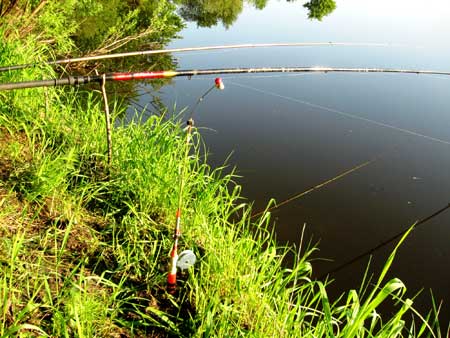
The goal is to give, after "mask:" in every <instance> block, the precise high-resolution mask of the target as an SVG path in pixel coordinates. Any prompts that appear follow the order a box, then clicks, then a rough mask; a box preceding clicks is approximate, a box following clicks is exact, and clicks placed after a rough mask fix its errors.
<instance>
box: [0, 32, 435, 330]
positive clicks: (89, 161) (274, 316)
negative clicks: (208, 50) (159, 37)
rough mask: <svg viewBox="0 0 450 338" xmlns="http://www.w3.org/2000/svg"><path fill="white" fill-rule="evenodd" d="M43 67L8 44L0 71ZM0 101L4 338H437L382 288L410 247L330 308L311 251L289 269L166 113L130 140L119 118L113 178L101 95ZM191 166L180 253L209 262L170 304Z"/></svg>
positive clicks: (56, 93) (401, 291) (28, 51)
mask: <svg viewBox="0 0 450 338" xmlns="http://www.w3.org/2000/svg"><path fill="white" fill-rule="evenodd" d="M45 51H46V49H45V48H43V49H42V53H44V52H45ZM36 53H37V52H36V49H34V48H33V46H32V45H31V46H29V47H28V48H27V47H24V46H23V45H22V44H21V43H19V42H18V41H17V40H14V39H12V40H11V41H10V40H5V41H3V42H2V45H1V48H0V60H1V63H3V64H5V63H11V64H12V63H23V62H28V61H29V60H32V59H33V58H34V57H35V56H36ZM40 57H41V58H44V55H40ZM45 75H54V74H52V70H51V69H48V68H44V69H41V68H32V69H28V70H26V71H24V72H20V73H18V74H15V73H3V74H1V75H0V77H1V81H4V82H6V81H17V80H20V79H23V78H30V79H31V78H40V77H43V76H45ZM0 98H1V100H0V140H1V142H0V177H1V180H0V206H1V208H0V234H1V236H0V337H9V336H19V337H31V336H33V337H34V336H42V337H47V336H48V337H148V336H155V337H166V336H184V337H192V336H194V337H235V336H249V337H332V336H339V337H406V336H407V337H420V336H424V337H430V336H431V337H440V336H441V333H440V332H439V326H438V322H437V321H435V320H434V314H435V313H436V312H437V310H436V309H435V310H434V312H431V313H430V314H429V315H427V316H425V318H423V317H421V316H420V315H418V314H416V313H415V312H414V310H413V301H412V300H411V299H407V298H405V291H406V286H405V285H404V284H403V283H402V282H401V281H400V280H398V279H395V278H394V279H390V280H387V279H386V276H387V272H388V270H389V268H390V266H391V264H392V261H393V259H394V257H395V254H396V252H397V250H398V248H399V245H400V244H401V242H403V241H404V240H405V238H406V236H407V234H405V236H404V237H403V238H402V239H401V240H400V242H399V244H398V245H397V247H396V248H395V250H394V251H393V253H392V254H391V256H390V257H389V259H388V261H387V262H386V264H385V267H384V269H383V270H382V272H381V274H380V276H378V278H377V279H376V280H374V282H370V281H369V280H368V278H365V276H361V280H362V287H361V289H360V290H358V291H357V290H349V291H348V292H347V293H345V294H343V295H342V296H341V297H340V298H339V299H338V300H333V299H330V298H329V297H328V294H327V288H328V282H327V281H317V280H313V279H312V278H311V275H312V269H313V266H312V265H311V263H310V262H309V261H308V259H309V257H310V255H311V254H312V252H313V251H314V250H315V248H314V247H313V246H304V247H300V248H298V249H297V250H296V252H295V257H296V259H295V262H294V264H293V265H292V266H287V265H286V263H285V261H286V260H285V257H286V255H288V254H292V253H293V248H287V247H282V246H279V245H278V244H277V243H276V242H275V240H274V236H273V234H272V232H271V230H270V214H269V213H265V214H264V215H262V216H261V218H260V219H258V220H252V219H251V213H252V209H251V205H249V204H248V203H246V202H245V200H244V199H243V198H242V197H241V195H240V191H241V188H240V187H239V185H237V184H235V183H234V182H233V179H234V176H233V174H228V175H225V174H224V173H223V171H222V170H221V168H219V169H216V170H212V169H211V168H210V167H209V166H208V165H207V164H206V162H205V160H204V158H202V156H200V153H201V151H200V147H201V136H200V135H199V134H198V133H196V132H195V130H194V135H193V146H192V151H191V152H190V155H189V158H188V160H187V161H184V158H183V157H184V151H183V149H184V146H185V145H184V142H185V132H184V130H183V124H182V123H181V122H180V121H179V120H177V118H170V117H169V114H168V112H166V111H162V112H161V115H160V116H151V117H150V118H149V119H148V120H146V121H145V122H144V121H142V120H139V119H137V120H136V121H135V122H132V123H129V124H127V125H121V124H120V122H119V117H120V116H121V114H123V108H121V107H120V106H119V105H117V106H115V107H111V110H112V111H113V113H114V119H115V125H116V127H115V128H114V131H113V161H112V165H111V167H110V168H108V167H107V158H106V153H107V145H106V135H105V122H104V118H103V112H102V109H103V107H102V102H101V96H100V94H99V93H98V92H95V91H87V90H84V89H82V88H79V89H73V88H71V89H64V90H62V89H52V88H50V89H32V90H22V91H13V92H1V93H0ZM111 105H113V104H111ZM113 108H114V109H113ZM182 166H186V172H187V175H186V177H185V180H186V182H185V189H184V194H183V199H182V200H183V206H182V207H183V216H182V233H183V236H182V238H181V243H180V247H181V248H182V249H192V250H194V252H195V253H196V255H197V257H198V261H197V263H196V265H195V266H194V267H193V268H191V269H190V270H189V271H188V272H183V273H180V274H179V284H178V289H177V292H176V293H175V294H171V293H168V292H166V288H165V287H166V276H167V270H168V263H169V257H168V256H169V251H170V248H171V245H172V232H173V228H174V221H175V210H176V209H177V201H178V189H179V188H178V187H179V179H180V177H179V176H180V173H181V171H182ZM301 233H302V231H301V229H299V235H300V234H301ZM302 237H303V236H302ZM389 300H393V301H394V302H396V307H395V309H396V310H395V312H394V313H393V314H392V315H391V316H390V317H386V316H383V315H382V314H381V313H380V311H379V307H380V305H381V304H383V303H385V302H386V301H389ZM413 314H414V318H415V324H413V325H410V324H408V325H407V324H406V322H409V321H410V319H411V315H413Z"/></svg>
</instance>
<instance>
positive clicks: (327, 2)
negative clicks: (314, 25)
mask: <svg viewBox="0 0 450 338" xmlns="http://www.w3.org/2000/svg"><path fill="white" fill-rule="evenodd" d="M303 7H306V8H308V10H309V13H308V18H310V19H317V20H319V21H322V19H323V17H324V16H327V15H329V14H331V12H333V11H334V10H335V9H336V2H335V1H334V0H311V1H309V2H307V3H305V4H304V5H303Z"/></svg>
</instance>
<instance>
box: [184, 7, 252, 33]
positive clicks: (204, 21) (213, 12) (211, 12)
mask: <svg viewBox="0 0 450 338" xmlns="http://www.w3.org/2000/svg"><path fill="white" fill-rule="evenodd" d="M177 3H178V4H179V5H180V9H179V14H180V15H181V17H182V18H183V19H185V20H187V21H195V22H196V23H197V25H199V26H200V27H211V26H215V25H217V24H218V23H219V22H222V24H223V25H224V26H225V27H226V28H228V27H230V26H231V25H232V24H233V22H235V21H236V19H237V18H238V16H239V14H240V13H241V12H242V9H243V0H204V1H199V0H178V1H177Z"/></svg>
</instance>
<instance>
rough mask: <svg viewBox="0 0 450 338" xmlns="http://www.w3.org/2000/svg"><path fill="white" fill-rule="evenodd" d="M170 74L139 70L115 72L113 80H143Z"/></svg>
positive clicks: (169, 74) (169, 73) (160, 77)
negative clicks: (135, 71)
mask: <svg viewBox="0 0 450 338" xmlns="http://www.w3.org/2000/svg"><path fill="white" fill-rule="evenodd" d="M169 76H171V72H166V71H158V72H139V73H115V74H113V80H115V81H129V80H143V79H162V78H165V77H169Z"/></svg>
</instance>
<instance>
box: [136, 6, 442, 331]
mask: <svg viewBox="0 0 450 338" xmlns="http://www.w3.org/2000/svg"><path fill="white" fill-rule="evenodd" d="M302 5H303V2H302V1H294V2H285V1H268V3H267V4H266V6H265V8H264V9H262V10H258V9H255V8H254V7H253V6H251V5H249V4H246V3H244V4H243V10H242V12H241V13H240V15H239V16H238V18H237V20H236V21H235V22H234V23H233V24H232V25H230V26H229V27H228V28H225V27H224V26H223V25H221V24H219V25H217V26H214V27H211V28H202V27H198V26H197V24H196V23H195V22H191V23H188V24H187V27H186V29H185V30H183V31H182V32H181V33H180V35H181V37H182V38H181V39H179V40H176V41H173V42H172V43H171V45H170V46H169V47H173V48H176V47H188V46H207V45H225V44H240V43H270V42H329V41H333V42H360V43H361V42H370V43H389V44H391V45H390V46H387V47H363V46H359V47H337V46H334V47H284V48H261V49H240V50H226V51H214V52H195V53H179V54H176V55H174V57H175V58H176V60H177V62H178V67H179V69H191V68H194V69H195V68H197V69H204V68H224V67H227V68H228V67H263V66H266V67H267V66H285V67H288V66H336V67H387V68H413V69H435V70H447V71H449V70H450V61H449V60H450V45H449V43H448V36H449V33H450V20H448V17H450V3H448V2H447V1H441V0H440V1H437V0H436V1H428V2H425V1H416V0H413V1H406V0H397V1H386V0H382V1H366V0H345V1H336V9H335V10H334V12H333V13H331V14H330V15H329V16H326V17H324V18H323V20H322V22H319V21H317V20H309V19H308V16H307V9H306V8H304V7H303V6H302ZM223 80H224V83H225V86H226V88H225V90H224V91H221V92H219V91H213V92H211V93H210V94H208V96H207V97H206V98H205V100H204V101H203V102H202V103H201V104H200V105H199V106H198V109H196V112H195V116H194V118H195V121H196V125H197V127H199V131H200V133H201V134H202V137H203V139H204V141H205V143H206V145H207V147H208V149H209V152H210V154H211V155H210V156H209V163H210V164H211V165H212V166H220V165H222V164H223V163H224V161H226V160H227V159H228V160H227V163H228V164H229V165H230V167H234V166H236V167H237V173H238V174H239V175H242V178H240V179H238V182H239V183H240V184H241V185H242V186H243V194H244V196H245V197H247V198H248V200H249V201H254V206H255V207H254V209H255V210H260V209H261V208H264V206H266V205H267V203H268V201H269V200H270V199H271V198H275V199H276V200H277V201H278V202H281V201H283V200H284V199H286V198H288V197H290V196H292V195H295V194H297V193H300V192H302V191H305V190H307V189H308V188H310V187H312V186H314V185H316V184H319V183H321V182H323V181H326V180H327V179H330V178H332V177H335V176H336V175H338V174H340V173H342V172H344V171H345V170H348V169H350V168H352V167H355V166H357V165H359V164H361V163H364V162H366V161H368V160H371V159H374V158H377V159H376V160H375V161H374V162H372V163H371V164H369V165H367V166H365V167H364V168H361V169H359V170H357V171H355V172H353V173H351V174H349V175H347V176H345V177H344V178H341V179H339V180H337V181H335V182H333V183H330V184H328V185H327V186H325V187H323V188H321V189H318V190H316V191H314V192H312V193H310V194H308V195H306V196H305V197H303V198H301V199H298V200H296V201H294V202H291V203H289V204H287V205H286V206H283V207H281V208H279V209H277V210H274V211H273V217H272V218H273V221H274V227H275V232H276V234H277V237H278V240H279V241H280V243H298V241H299V239H300V235H301V230H302V227H303V225H304V224H305V225H306V238H307V239H310V238H312V242H313V243H317V242H318V247H319V249H320V250H319V251H317V252H316V254H315V256H314V258H315V260H314V261H313V276H314V277H319V276H323V275H325V274H327V273H328V272H329V271H332V270H333V269H335V268H336V267H339V266H340V265H342V264H343V263H345V262H347V261H349V260H351V259H352V258H354V257H356V256H358V255H359V254H361V253H363V252H365V251H367V250H369V249H371V248H373V247H376V246H377V245H379V244H380V243H383V242H384V241H386V240H387V239H389V238H390V237H392V236H394V235H396V234H398V233H399V232H401V231H402V230H404V229H406V228H407V227H409V226H410V225H412V224H413V223H414V222H415V221H417V220H419V219H423V218H425V217H427V216H429V215H431V214H433V213H434V212H435V211H437V210H438V209H441V208H442V207H444V206H446V205H447V204H448V203H449V202H450V170H449V169H450V156H449V155H450V77H444V76H427V75H401V74H397V75H396V74H366V73H361V74H360V73H354V74H350V73H349V74H338V73H327V74H322V73H319V74H296V75H287V74H270V75H264V74H259V75H258V74H252V75H236V76H223ZM213 81H214V78H213V77H193V78H192V79H190V80H189V79H182V78H180V79H175V80H173V81H172V83H171V84H170V85H167V86H164V87H162V88H161V89H159V90H158V91H157V92H152V95H156V96H158V97H160V98H161V99H162V101H163V102H164V104H165V105H167V106H168V107H173V106H174V105H176V107H177V109H179V108H183V107H186V106H189V107H192V106H193V105H194V104H195V102H196V100H197V99H198V98H199V96H200V95H201V94H203V93H204V92H205V91H206V90H207V89H208V88H209V87H211V85H213ZM150 90H151V87H150V86H148V85H147V86H146V85H144V84H142V85H141V89H140V91H141V92H142V93H146V92H148V91H150ZM150 100H151V96H148V95H143V96H141V97H140V99H139V103H140V104H141V105H145V104H147V103H148V102H149V101H150ZM230 154H231V156H230ZM449 243H450V211H447V212H444V213H442V214H440V215H438V216H437V217H435V218H433V219H431V220H430V221H428V222H426V223H424V224H422V225H420V226H419V227H418V228H416V229H415V230H414V231H413V232H412V233H411V235H410V236H409V237H408V239H407V240H406V242H405V243H404V244H403V246H402V247H401V249H400V251H399V253H398V256H397V258H396V260H395V263H394V265H393V267H392V270H391V274H390V276H396V277H399V278H400V279H401V280H402V281H403V282H405V284H406V285H407V287H408V295H409V296H413V295H414V294H416V293H417V292H418V291H420V290H422V289H423V292H422V294H421V295H420V296H419V297H418V298H417V299H416V300H415V305H416V306H417V307H418V308H419V309H421V310H422V311H424V310H425V309H428V308H429V306H430V301H429V298H430V297H429V294H430V293H429V290H430V289H432V290H433V294H434V297H435V299H436V300H437V301H438V302H440V301H441V300H442V301H443V302H444V304H443V309H442V317H441V320H442V322H443V323H442V326H444V327H445V326H446V324H445V323H448V320H449V318H450V287H449V285H450V282H449V280H450V268H449V267H448V262H449V261H450V245H449ZM394 245H395V242H392V243H390V244H389V245H386V246H384V247H383V248H382V249H380V250H377V251H375V252H374V253H373V259H372V262H371V268H370V271H371V272H373V273H375V274H377V273H378V272H379V271H380V268H381V267H382V266H383V264H384V262H385V260H386V259H387V257H388V255H389V253H390V252H391V250H392V249H393V247H394ZM319 258H320V259H319ZM367 264H368V257H364V258H363V259H361V260H359V261H357V262H355V263H353V264H351V265H348V266H346V267H345V268H342V269H340V270H339V271H336V272H334V273H332V274H331V275H330V278H331V279H334V280H335V281H334V282H333V284H332V285H333V286H332V287H331V288H330V293H331V296H332V297H336V296H337V295H339V294H340V293H341V292H343V291H346V290H348V289H350V288H358V287H359V285H360V283H361V280H362V276H363V274H364V271H365V269H366V266H367Z"/></svg>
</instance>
